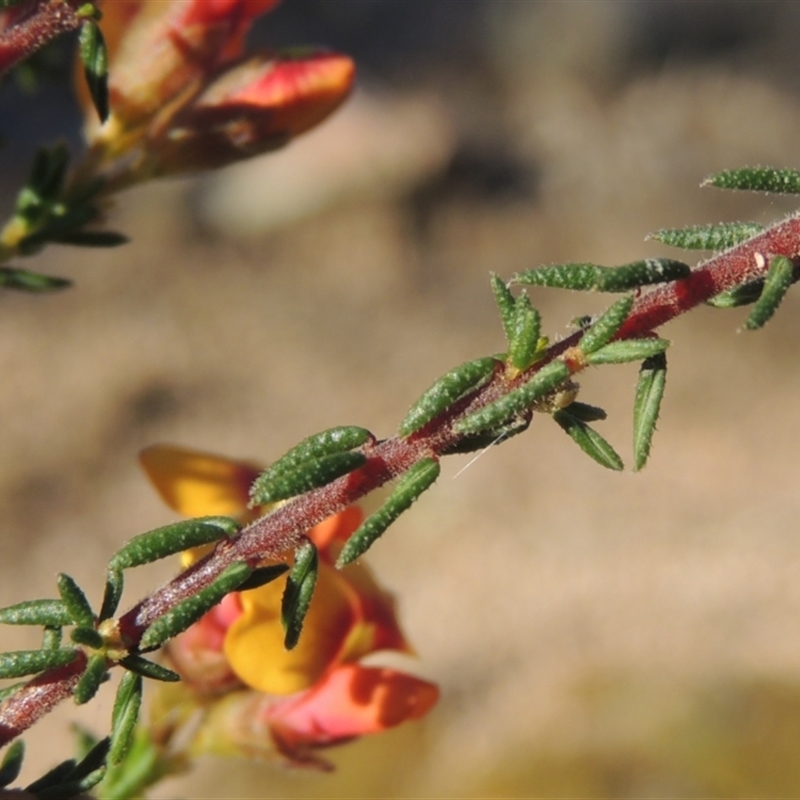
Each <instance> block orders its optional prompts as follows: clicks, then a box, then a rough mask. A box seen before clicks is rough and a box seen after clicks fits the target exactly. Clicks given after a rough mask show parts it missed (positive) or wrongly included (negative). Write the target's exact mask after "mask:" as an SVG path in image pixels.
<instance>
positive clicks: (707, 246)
mask: <svg viewBox="0 0 800 800" xmlns="http://www.w3.org/2000/svg"><path fill="white" fill-rule="evenodd" d="M763 230H764V226H763V225H759V224H758V223H757V222H722V223H720V224H719V225H695V226H692V227H690V228H668V229H665V230H660V231H656V232H655V233H651V234H648V236H647V238H648V239H654V240H655V241H657V242H661V243H662V244H666V245H669V246H670V247H681V248H683V249H684V250H727V249H728V248H729V247H735V246H736V245H737V244H741V243H742V242H746V241H747V240H748V239H751V238H752V237H753V236H756V235H757V234H759V233H761V232H762V231H763Z"/></svg>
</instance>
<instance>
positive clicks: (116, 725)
mask: <svg viewBox="0 0 800 800" xmlns="http://www.w3.org/2000/svg"><path fill="white" fill-rule="evenodd" d="M142 660H144V659H142ZM141 705H142V678H141V675H137V674H134V673H133V672H126V673H125V674H124V675H123V676H122V680H121V681H120V682H119V687H118V688H117V695H116V698H115V699H114V708H113V710H112V712H111V749H110V751H109V754H108V761H109V763H110V764H112V765H114V766H116V765H118V764H121V763H122V761H123V760H124V759H125V756H126V755H127V754H128V751H129V750H130V747H131V744H133V734H134V731H135V729H136V722H137V720H138V719H139V709H140V708H141Z"/></svg>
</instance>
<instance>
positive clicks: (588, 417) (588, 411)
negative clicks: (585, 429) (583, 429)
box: [564, 400, 608, 422]
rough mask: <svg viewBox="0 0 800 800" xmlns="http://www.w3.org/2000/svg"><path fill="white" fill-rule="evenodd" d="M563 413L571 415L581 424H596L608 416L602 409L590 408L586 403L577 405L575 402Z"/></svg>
mask: <svg viewBox="0 0 800 800" xmlns="http://www.w3.org/2000/svg"><path fill="white" fill-rule="evenodd" d="M564 411H566V412H567V413H568V414H571V415H572V416H573V417H575V419H579V420H580V421H581V422H598V421H599V420H603V419H605V418H606V417H607V416H608V414H606V412H605V411H603V409H602V408H598V407H597V406H590V405H587V404H586V403H579V402H578V401H577V400H576V401H574V402H572V403H570V404H569V405H568V406H567V407H566V408H565V409H564Z"/></svg>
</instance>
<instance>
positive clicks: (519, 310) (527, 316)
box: [508, 294, 542, 372]
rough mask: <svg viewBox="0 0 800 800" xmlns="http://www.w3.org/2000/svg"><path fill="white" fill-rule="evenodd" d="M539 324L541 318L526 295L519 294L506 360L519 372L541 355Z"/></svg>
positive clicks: (540, 323)
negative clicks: (539, 349) (539, 350)
mask: <svg viewBox="0 0 800 800" xmlns="http://www.w3.org/2000/svg"><path fill="white" fill-rule="evenodd" d="M541 325H542V318H541V316H540V315H539V312H538V311H537V310H536V309H535V308H533V306H532V305H531V301H530V300H529V299H528V296H527V295H525V294H522V295H520V296H519V298H518V299H517V307H516V314H515V316H514V325H513V330H512V336H511V339H510V341H509V343H508V360H509V361H510V362H511V364H512V365H513V366H514V367H516V369H518V370H519V371H520V372H523V371H524V370H526V369H528V367H530V366H531V364H533V363H534V362H535V361H537V360H538V358H541V356H542V353H541V352H538V348H539V332H540V329H541ZM537 357H538V358H537Z"/></svg>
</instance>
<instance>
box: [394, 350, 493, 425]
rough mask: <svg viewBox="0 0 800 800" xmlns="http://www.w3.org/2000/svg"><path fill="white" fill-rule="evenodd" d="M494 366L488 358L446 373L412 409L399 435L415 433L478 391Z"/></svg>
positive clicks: (468, 363)
mask: <svg viewBox="0 0 800 800" xmlns="http://www.w3.org/2000/svg"><path fill="white" fill-rule="evenodd" d="M497 364H498V362H497V360H496V359H494V358H491V357H487V358H477V359H475V360H474V361H467V362H465V363H464V364H460V365H459V366H457V367H454V368H453V369H451V370H450V371H449V372H446V373H445V374H444V375H442V377H441V378H439V379H438V380H437V381H436V382H435V383H434V384H433V386H431V387H430V388H429V389H427V390H426V391H425V392H424V393H423V395H422V396H421V397H420V398H419V400H417V402H416V403H414V405H413V406H411V408H410V409H409V411H408V414H406V416H405V419H404V420H403V422H402V423H401V424H400V435H401V436H410V435H411V434H412V433H416V432H417V431H418V430H420V428H422V427H424V426H425V425H427V424H428V423H429V422H430V421H431V420H432V419H434V418H435V417H437V416H438V415H439V414H441V413H442V412H443V411H445V410H446V409H448V408H450V406H452V405H453V403H455V402H456V401H458V400H459V399H460V398H462V397H463V396H464V395H465V394H466V393H467V392H469V391H471V390H473V389H477V388H478V387H479V386H480V385H481V384H483V383H484V382H485V381H486V380H487V379H488V378H489V377H490V376H491V375H492V374H493V373H494V370H495V367H496V366H497Z"/></svg>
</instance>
